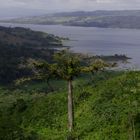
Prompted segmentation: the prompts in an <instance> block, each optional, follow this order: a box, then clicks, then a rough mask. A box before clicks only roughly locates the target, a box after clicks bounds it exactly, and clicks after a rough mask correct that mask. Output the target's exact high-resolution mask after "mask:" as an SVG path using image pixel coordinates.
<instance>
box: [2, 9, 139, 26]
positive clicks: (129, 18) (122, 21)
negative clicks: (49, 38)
mask: <svg viewBox="0 0 140 140" xmlns="http://www.w3.org/2000/svg"><path fill="white" fill-rule="evenodd" d="M1 22H11V23H22V24H42V25H57V24H61V25H69V26H84V27H102V28H132V29H140V10H124V11H103V10H98V11H89V12H85V11H77V12H62V13H54V14H46V15H42V16H33V17H26V18H16V19H9V20H3V21H1Z"/></svg>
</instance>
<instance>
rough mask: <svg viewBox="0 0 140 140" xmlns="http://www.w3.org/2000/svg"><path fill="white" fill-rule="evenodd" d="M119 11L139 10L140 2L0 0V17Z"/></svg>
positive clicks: (117, 0) (131, 0)
mask: <svg viewBox="0 0 140 140" xmlns="http://www.w3.org/2000/svg"><path fill="white" fill-rule="evenodd" d="M120 9H121V10H127V9H140V0H0V17H14V16H30V15H40V14H44V13H52V12H62V11H78V10H84V11H94V10H120Z"/></svg>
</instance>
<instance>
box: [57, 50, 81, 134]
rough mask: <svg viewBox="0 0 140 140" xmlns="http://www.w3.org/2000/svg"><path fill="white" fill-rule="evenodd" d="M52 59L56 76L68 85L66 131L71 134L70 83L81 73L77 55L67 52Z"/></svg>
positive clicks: (71, 107)
mask: <svg viewBox="0 0 140 140" xmlns="http://www.w3.org/2000/svg"><path fill="white" fill-rule="evenodd" d="M54 59H55V61H56V63H57V74H58V76H59V77H61V78H62V79H64V80H66V81H67V83H68V129H69V132H70V133H71V132H72V130H73V125H74V108H73V90H72V89H73V87H72V81H73V79H74V77H76V76H78V75H79V74H80V72H81V64H80V63H81V62H80V59H79V57H78V55H75V54H72V53H70V52H69V51H67V50H64V51H61V52H59V53H56V54H55V55H54Z"/></svg>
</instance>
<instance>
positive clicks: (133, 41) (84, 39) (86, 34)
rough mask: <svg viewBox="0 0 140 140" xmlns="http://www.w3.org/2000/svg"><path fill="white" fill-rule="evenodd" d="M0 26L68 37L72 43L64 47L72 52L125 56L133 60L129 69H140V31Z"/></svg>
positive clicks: (45, 26)
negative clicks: (67, 47) (29, 29)
mask: <svg viewBox="0 0 140 140" xmlns="http://www.w3.org/2000/svg"><path fill="white" fill-rule="evenodd" d="M0 25H1V26H8V27H9V26H11V27H15V26H19V27H27V28H31V29H32V30H36V31H43V32H47V33H51V34H54V35H57V36H60V37H68V38H69V39H70V41H66V42H64V45H66V46H70V47H71V50H73V51H75V52H79V53H85V54H91V55H92V54H96V55H114V54H125V55H127V56H128V57H131V58H132V59H131V60H129V61H130V62H131V64H127V67H131V68H133V69H134V68H135V69H136V68H138V69H139V68H140V30H135V29H108V28H94V27H73V26H62V25H31V24H30V25H29V24H26V25H25V24H9V23H8V24H7V23H0ZM124 67H125V66H124Z"/></svg>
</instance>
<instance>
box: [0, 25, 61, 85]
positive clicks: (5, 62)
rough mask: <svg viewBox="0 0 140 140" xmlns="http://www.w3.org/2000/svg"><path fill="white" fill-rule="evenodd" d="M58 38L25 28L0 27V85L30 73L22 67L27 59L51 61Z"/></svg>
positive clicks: (59, 40)
mask: <svg viewBox="0 0 140 140" xmlns="http://www.w3.org/2000/svg"><path fill="white" fill-rule="evenodd" d="M61 46H62V40H61V38H59V37H56V36H54V35H50V34H47V33H42V32H35V31H32V30H30V29H25V28H20V27H16V28H10V27H9V28H6V27H0V83H8V82H11V81H13V80H15V79H16V78H19V77H21V76H23V75H24V74H25V75H29V74H30V72H29V71H28V70H27V69H26V68H24V67H22V64H23V63H24V62H25V61H26V60H27V59H29V58H34V59H46V60H48V61H51V56H52V54H53V52H54V51H53V48H54V47H61Z"/></svg>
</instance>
